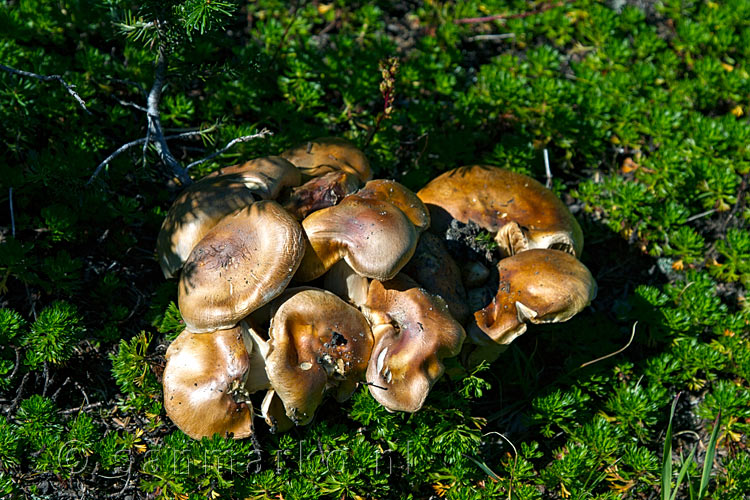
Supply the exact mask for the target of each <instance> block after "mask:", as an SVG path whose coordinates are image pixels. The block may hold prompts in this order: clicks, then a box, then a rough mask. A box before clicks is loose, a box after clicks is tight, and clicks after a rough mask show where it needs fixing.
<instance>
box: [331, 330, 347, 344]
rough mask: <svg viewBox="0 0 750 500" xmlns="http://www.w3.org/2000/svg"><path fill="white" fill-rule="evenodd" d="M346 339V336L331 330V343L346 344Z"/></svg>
mask: <svg viewBox="0 0 750 500" xmlns="http://www.w3.org/2000/svg"><path fill="white" fill-rule="evenodd" d="M346 343H347V340H346V337H344V336H343V335H341V334H340V333H339V332H333V337H331V344H332V345H334V346H336V347H338V346H342V345H346Z"/></svg>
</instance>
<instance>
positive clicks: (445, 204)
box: [417, 165, 583, 256]
mask: <svg viewBox="0 0 750 500" xmlns="http://www.w3.org/2000/svg"><path fill="white" fill-rule="evenodd" d="M417 195H418V196H419V198H420V199H421V200H422V201H423V202H424V203H425V205H427V208H428V209H429V210H430V215H431V217H432V227H433V228H435V229H436V230H437V231H439V232H444V231H445V230H446V229H447V228H448V227H449V226H450V222H451V219H456V220H458V221H460V222H462V223H464V224H466V223H468V222H469V221H473V222H475V223H476V224H478V225H479V226H481V227H483V228H484V229H486V230H488V231H490V232H493V233H496V236H495V241H497V243H498V245H499V246H500V248H501V250H502V251H503V252H504V253H505V255H513V254H515V253H518V252H520V251H523V250H526V249H530V248H555V249H558V250H562V251H565V252H568V253H571V254H573V255H576V256H580V255H581V251H582V250H583V233H582V232H581V227H580V226H579V225H578V222H577V221H576V220H575V218H574V217H573V215H572V214H571V213H570V211H569V210H568V208H567V207H566V206H565V204H564V203H563V202H562V201H561V200H560V199H559V198H558V197H557V196H555V194H554V193H553V192H552V191H550V190H549V189H547V188H545V187H544V186H543V185H542V184H540V183H539V182H537V181H536V180H534V179H532V178H531V177H528V176H525V175H521V174H517V173H515V172H511V171H510V170H505V169H502V168H498V167H492V166H487V165H473V166H467V167H460V168H456V169H454V170H450V171H448V172H445V173H444V174H442V175H440V176H439V177H437V178H435V179H433V180H432V181H430V182H429V183H428V184H427V185H426V186H425V187H424V188H422V189H421V190H420V191H419V192H418V193H417Z"/></svg>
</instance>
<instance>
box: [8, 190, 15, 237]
mask: <svg viewBox="0 0 750 500" xmlns="http://www.w3.org/2000/svg"><path fill="white" fill-rule="evenodd" d="M8 203H9V204H10V234H11V236H13V237H14V238H15V237H16V216H15V214H14V213H13V188H12V187H10V188H8Z"/></svg>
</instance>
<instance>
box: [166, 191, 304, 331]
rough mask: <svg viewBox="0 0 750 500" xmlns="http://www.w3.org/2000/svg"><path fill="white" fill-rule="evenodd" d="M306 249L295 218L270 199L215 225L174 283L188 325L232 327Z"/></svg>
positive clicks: (273, 291) (280, 282)
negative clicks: (178, 279)
mask: <svg viewBox="0 0 750 500" xmlns="http://www.w3.org/2000/svg"><path fill="white" fill-rule="evenodd" d="M304 248H305V242H304V236H303V233H302V228H301V227H300V225H299V223H298V222H297V221H296V220H295V219H294V217H292V216H291V215H289V213H288V212H286V211H285V210H284V209H283V208H281V206H279V205H278V204H277V203H276V202H274V201H259V202H256V203H254V204H252V205H250V206H249V207H246V208H243V209H242V210H239V211H237V212H235V213H233V214H231V215H229V216H227V217H225V218H224V219H222V220H221V222H219V223H218V224H217V225H216V226H214V227H213V228H212V229H211V230H210V231H209V232H208V234H206V236H205V237H204V238H203V239H202V240H201V241H200V242H199V243H198V244H197V245H196V246H195V248H194V249H193V251H192V252H191V253H190V257H189V258H188V260H187V262H186V263H185V267H184V269H183V272H182V274H181V275H180V282H179V287H178V303H179V307H180V312H181V313H182V317H183V319H184V320H185V324H186V325H187V326H188V328H189V329H190V330H192V331H194V332H207V331H213V330H216V329H221V328H231V327H233V326H234V325H236V324H237V323H238V322H239V321H240V320H241V319H242V318H244V317H245V316H247V315H248V314H250V313H251V312H252V311H254V310H255V309H257V308H259V307H260V306H262V305H263V304H265V303H267V302H269V301H270V300H271V299H273V298H274V297H276V296H277V295H279V294H280V293H281V292H282V291H283V290H284V288H286V286H287V284H289V281H290V280H291V279H292V276H293V275H294V272H295V271H296V270H297V267H298V266H299V264H300V262H301V261H302V256H303V252H304Z"/></svg>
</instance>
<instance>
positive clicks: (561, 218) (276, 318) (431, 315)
mask: <svg viewBox="0 0 750 500" xmlns="http://www.w3.org/2000/svg"><path fill="white" fill-rule="evenodd" d="M371 177H372V174H371V170H370V166H369V163H368V161H367V158H366V157H365V156H364V154H363V153H362V152H361V151H360V150H358V149H357V148H355V147H354V146H353V145H352V144H351V143H349V142H347V141H345V140H343V139H339V138H322V139H316V140H312V141H309V142H306V143H304V144H302V145H300V146H298V147H295V148H292V149H290V150H287V151H285V152H284V153H282V154H281V155H280V156H270V157H265V158H257V159H255V160H251V161H248V162H246V163H243V164H241V165H234V166H231V167H227V168H223V169H221V170H219V171H217V172H214V173H212V174H210V175H208V176H206V177H204V178H203V179H201V180H199V181H197V182H195V183H194V184H193V185H191V186H190V187H188V188H187V189H186V190H185V191H184V192H183V193H182V194H181V195H180V196H179V197H178V198H177V200H176V201H175V202H174V204H173V206H172V207H171V209H170V210H169V213H168V215H167V217H166V219H165V221H164V223H163V225H162V228H161V232H160V234H159V237H158V243H157V253H158V257H159V262H160V265H161V267H162V270H163V271H164V275H165V276H166V277H167V278H171V277H178V279H179V285H178V303H179V309H180V312H181V314H182V317H183V320H184V322H185V330H184V331H183V332H182V333H181V334H180V335H179V336H178V337H177V339H175V341H174V342H173V343H172V344H171V345H170V346H169V348H168V350H167V354H166V358H167V364H166V368H165V370H164V375H163V384H164V403H165V408H166V411H167V414H168V415H169V417H170V418H171V419H172V421H174V423H175V424H176V425H177V426H178V427H179V428H180V429H181V430H182V431H184V432H185V433H186V434H188V435H189V436H191V437H193V438H196V439H200V438H201V437H203V436H211V435H213V434H215V433H218V434H221V435H232V436H234V437H235V438H237V439H239V438H244V437H248V436H250V435H252V434H253V432H254V427H253V419H254V416H255V413H256V411H257V409H258V408H259V409H260V412H259V413H260V415H261V416H262V418H263V419H264V420H265V421H266V422H267V423H268V425H270V426H271V428H272V430H274V431H284V430H287V429H289V428H291V427H293V426H294V425H305V424H307V423H309V422H310V421H311V419H312V418H313V416H314V414H315V410H316V408H317V407H318V406H319V405H320V404H321V402H322V401H323V399H324V397H325V396H326V395H327V394H329V393H331V394H332V395H333V396H334V398H335V399H336V400H337V401H339V402H341V401H345V400H346V399H347V398H349V397H350V396H351V395H352V393H353V392H354V390H355V389H356V387H357V386H358V385H359V384H361V383H364V384H366V385H367V386H368V388H369V391H370V392H371V394H372V396H373V397H374V398H375V399H376V400H377V401H378V402H379V403H380V404H382V405H383V406H384V407H385V408H387V409H388V410H390V411H406V412H414V411H417V410H419V409H420V408H421V407H422V405H423V403H424V401H425V398H426V397H427V394H428V392H429V391H430V389H431V387H432V386H433V385H434V384H435V382H436V381H437V380H438V379H439V378H440V376H441V375H442V374H443V371H444V365H443V360H444V359H445V358H448V357H453V356H457V355H459V353H461V351H462V349H463V351H464V354H462V356H463V360H464V362H466V363H476V362H477V361H478V360H481V359H487V360H490V361H492V360H494V359H496V358H497V357H498V355H499V354H500V353H501V352H502V351H503V350H504V349H505V348H507V346H508V344H509V343H510V342H511V341H513V339H514V338H516V337H517V336H519V335H521V334H522V333H523V332H524V331H525V330H526V327H527V324H528V323H547V322H557V321H565V320H567V319H569V318H570V317H572V316H573V315H574V314H576V313H577V312H578V311H580V310H581V309H582V308H583V307H585V306H586V305H587V304H588V303H589V302H590V301H591V300H592V299H593V298H594V296H595V294H596V283H595V281H594V279H593V277H592V276H591V273H590V272H589V271H588V269H587V268H586V267H585V266H584V265H583V264H581V263H580V262H579V260H578V259H577V257H578V256H580V254H581V250H582V247H583V236H582V233H581V229H580V227H579V225H578V223H577V222H576V220H575V219H574V218H573V216H572V215H571V214H570V212H569V211H568V209H567V207H566V206H565V205H564V204H563V203H562V202H561V201H560V200H559V199H558V198H557V197H556V196H555V195H554V194H553V193H552V192H551V191H550V190H548V189H546V188H545V187H544V186H542V185H541V184H540V183H538V182H537V181H535V180H534V179H531V178H529V177H526V176H523V175H520V174H516V173H513V172H510V171H507V170H503V169H500V168H497V167H491V166H480V165H477V166H470V167H461V168H457V169H455V170H452V171H449V172H446V173H444V174H443V175H441V176H439V177H437V178H436V179H434V180H432V181H431V182H430V183H429V184H427V185H426V186H425V187H424V188H422V190H420V191H419V192H418V193H416V194H415V193H413V192H411V191H410V190H408V189H407V188H405V187H404V186H402V185H401V184H399V183H397V182H395V181H391V180H371ZM290 284H292V285H293V286H292V287H290V286H289V285H290ZM254 393H259V394H258V395H257V396H252V395H253V394H254ZM251 398H252V400H251ZM253 400H254V402H255V403H254V402H253Z"/></svg>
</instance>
